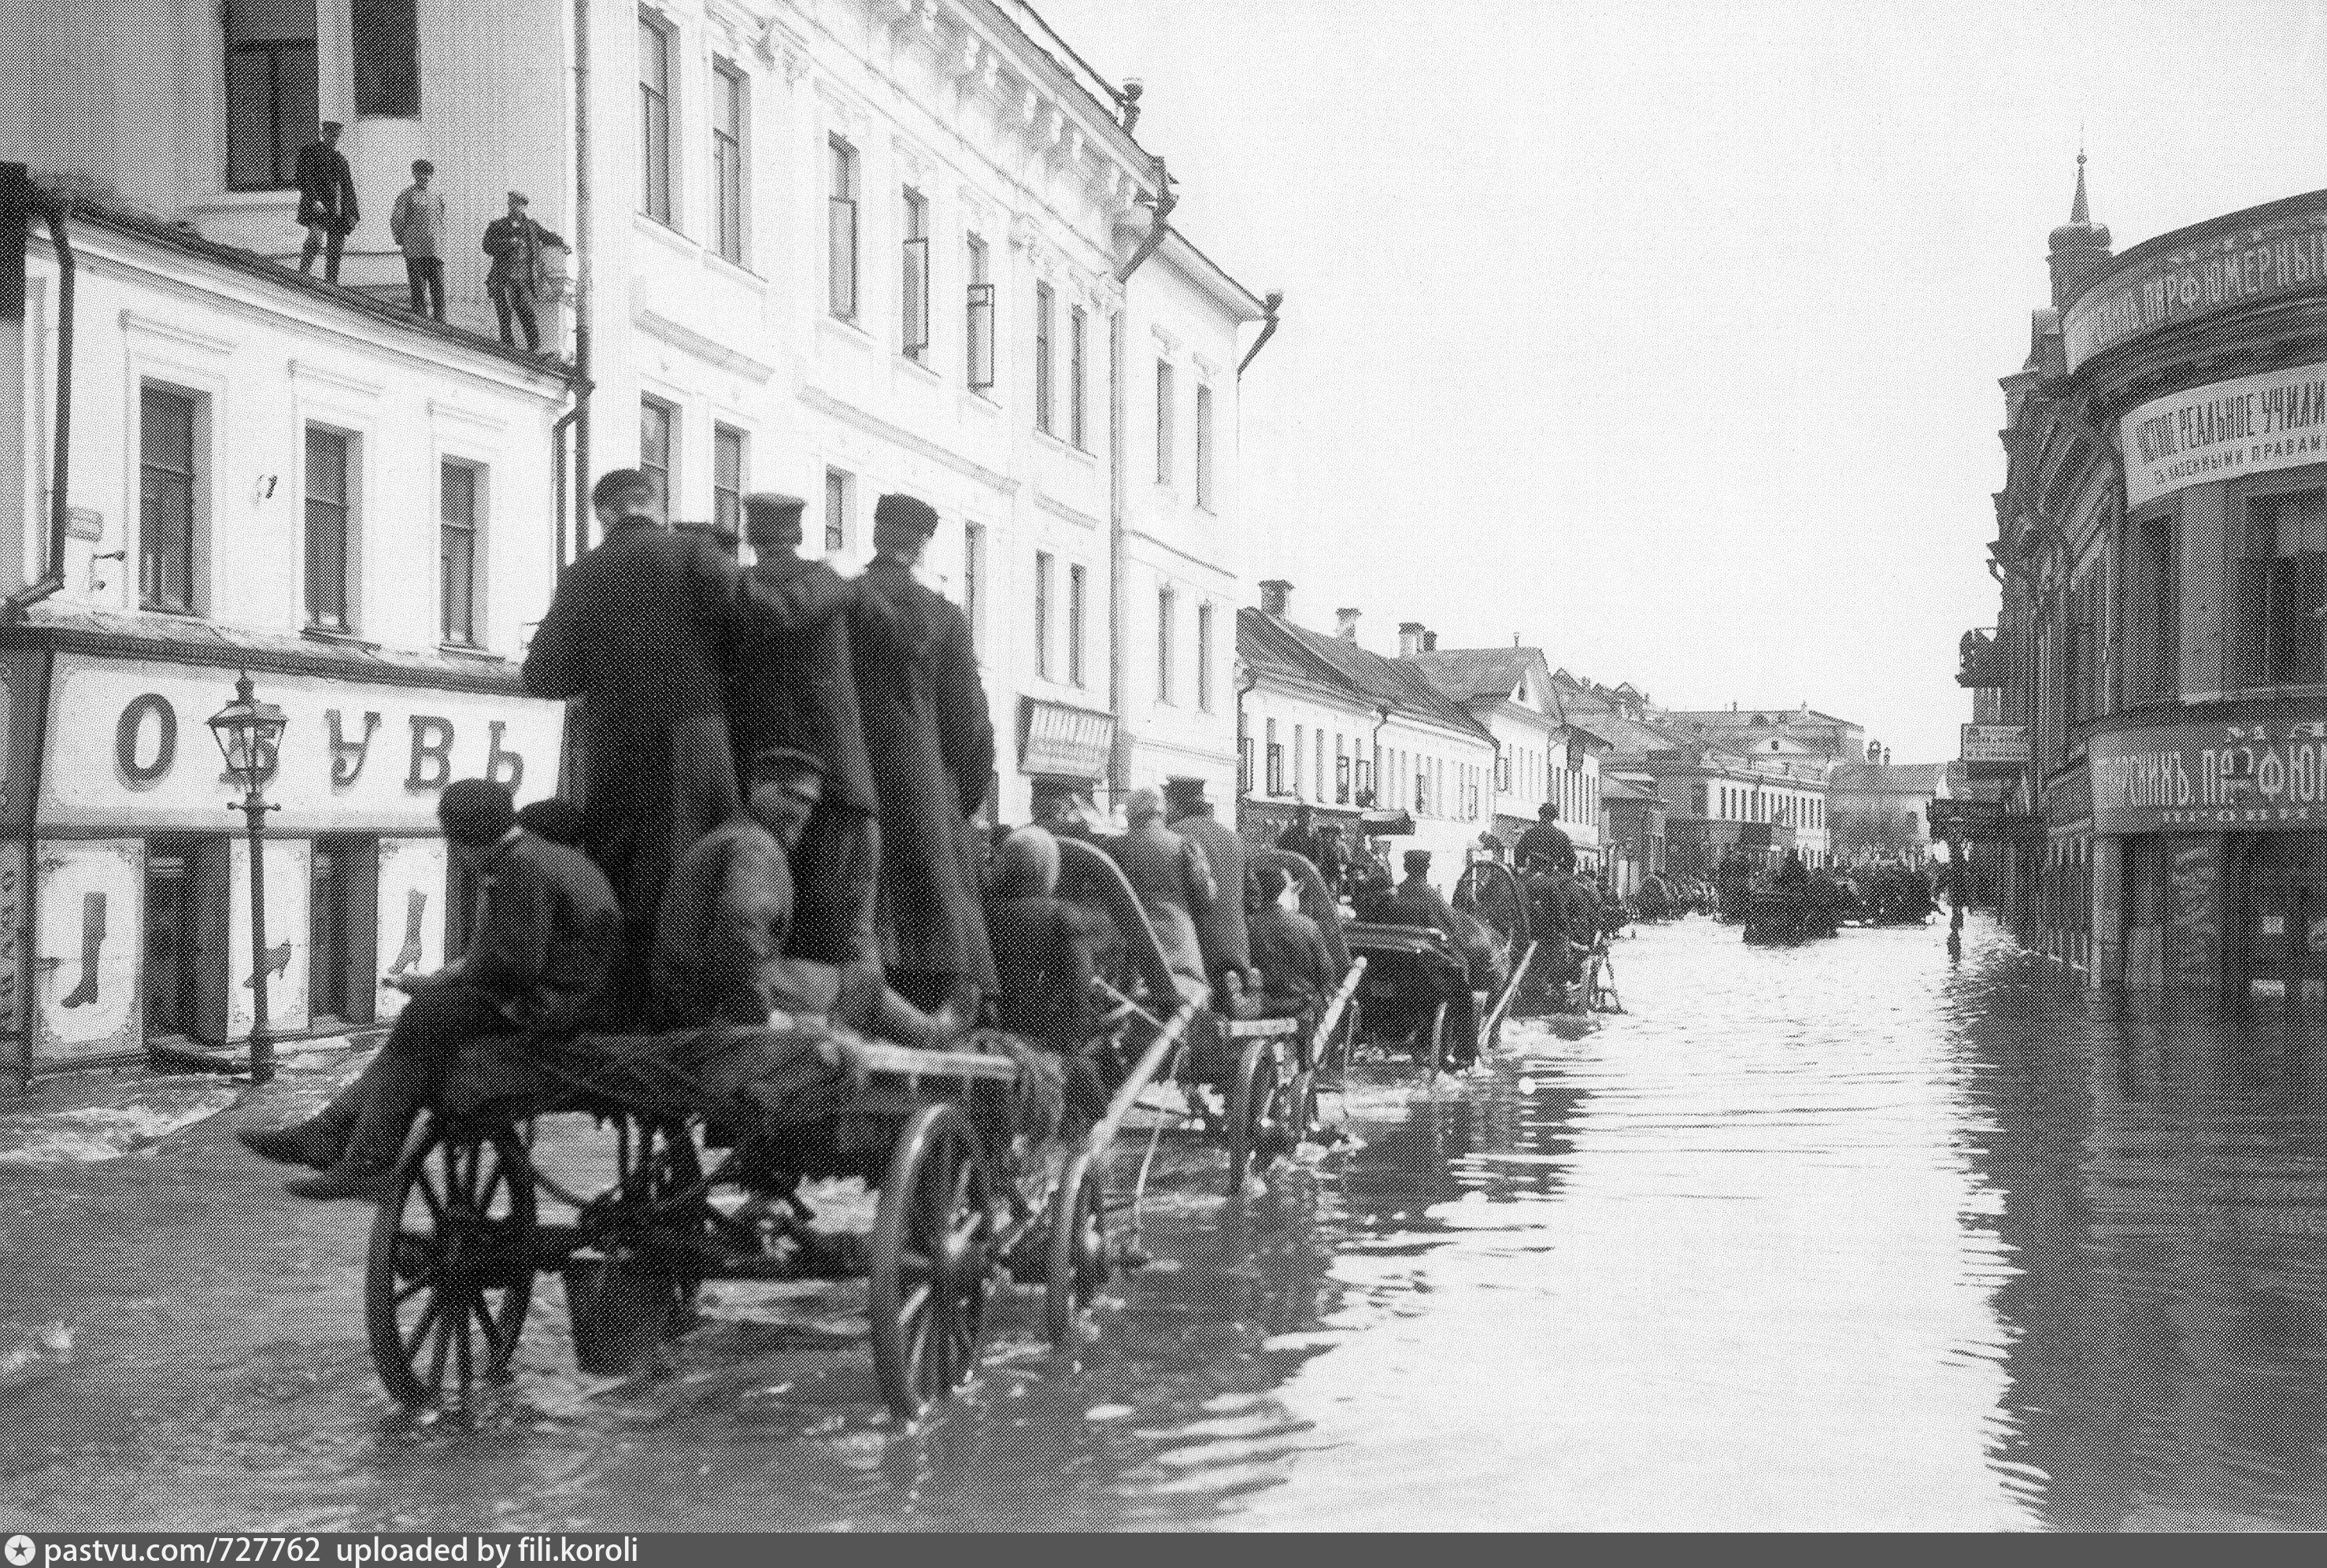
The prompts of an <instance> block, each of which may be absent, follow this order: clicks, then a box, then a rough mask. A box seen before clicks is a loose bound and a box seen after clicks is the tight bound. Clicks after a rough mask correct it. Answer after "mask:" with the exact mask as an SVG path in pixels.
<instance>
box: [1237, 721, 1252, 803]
mask: <svg viewBox="0 0 2327 1568" xmlns="http://www.w3.org/2000/svg"><path fill="white" fill-rule="evenodd" d="M1237 792H1238V794H1240V795H1249V794H1251V793H1252V737H1251V736H1250V735H1248V734H1247V733H1244V732H1243V731H1241V730H1239V731H1238V733H1237Z"/></svg>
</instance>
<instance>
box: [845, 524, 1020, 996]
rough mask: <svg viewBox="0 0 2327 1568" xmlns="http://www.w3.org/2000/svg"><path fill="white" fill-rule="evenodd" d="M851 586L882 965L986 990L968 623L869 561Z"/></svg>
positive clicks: (978, 735) (982, 782)
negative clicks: (873, 819)
mask: <svg viewBox="0 0 2327 1568" xmlns="http://www.w3.org/2000/svg"><path fill="white" fill-rule="evenodd" d="M856 585H857V592H858V595H859V598H860V602H859V604H858V605H857V606H856V607H855V608H854V609H852V610H851V611H850V613H849V618H848V637H849V653H850V656H851V660H852V663H853V664H854V666H855V671H856V696H857V704H858V708H859V711H860V713H861V714H862V716H863V719H864V750H865V753H866V756H867V759H868V760H869V761H870V763H871V767H872V775H873V789H874V796H875V798H876V799H877V802H878V811H879V817H880V824H881V874H880V925H881V929H882V931H883V949H884V951H883V955H882V957H883V959H884V961H885V962H886V963H887V964H888V965H889V966H890V967H891V968H892V969H901V970H912V971H918V972H921V973H922V974H930V975H955V976H959V977H962V978H966V979H967V980H969V981H971V982H973V983H974V984H976V985H977V987H978V988H979V989H980V990H983V991H986V992H992V991H995V990H996V989H998V988H999V982H998V981H997V980H996V978H995V972H994V956H993V953H992V951H991V949H990V948H989V947H988V946H987V942H986V911H985V907H984V901H983V900H982V899H981V898H980V896H979V891H978V862H979V858H980V853H981V851H980V845H979V844H978V841H977V835H976V833H975V832H974V830H973V829H972V828H971V826H970V825H969V822H968V817H969V816H970V814H971V813H973V812H975V811H976V810H977V808H978V807H979V806H980V805H981V804H982V803H983V802H984V801H985V798H986V786H987V782H988V780H989V779H991V778H992V777H993V774H994V721H993V719H992V718H991V717H990V716H989V715H988V714H987V712H986V686H985V683H984V682H982V681H981V680H980V679H979V678H978V674H977V654H976V653H975V652H974V651H973V650H972V648H971V645H970V636H969V621H968V620H967V618H966V617H964V616H963V614H962V612H961V611H960V610H958V608H956V607H955V606H954V605H953V604H952V603H951V602H949V601H948V600H947V599H946V598H945V597H944V596H943V595H942V594H939V593H937V592H936V591H935V590H933V589H930V588H928V587H925V586H923V585H922V584H921V583H919V582H917V581H915V580H914V577H913V574H912V572H911V569H910V568H908V567H905V566H902V565H898V564H897V563H895V562H892V561H888V560H884V559H881V558H877V557H876V558H875V559H874V562H873V564H872V565H869V566H867V567H865V568H864V575H863V576H861V577H859V578H858V579H857V580H856Z"/></svg>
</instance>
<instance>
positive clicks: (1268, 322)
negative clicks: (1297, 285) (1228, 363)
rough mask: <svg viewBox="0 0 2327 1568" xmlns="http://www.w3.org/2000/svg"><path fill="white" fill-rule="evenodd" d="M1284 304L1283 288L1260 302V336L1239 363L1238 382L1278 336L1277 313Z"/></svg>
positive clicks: (1271, 292) (1275, 290)
mask: <svg viewBox="0 0 2327 1568" xmlns="http://www.w3.org/2000/svg"><path fill="white" fill-rule="evenodd" d="M1284 303H1285V291H1284V290H1283V289H1281V288H1273V289H1271V290H1269V291H1268V297H1267V298H1266V299H1264V300H1262V301H1261V302H1260V336H1258V337H1257V338H1255V339H1254V340H1253V341H1252V347H1251V348H1249V349H1247V350H1245V351H1244V358H1243V359H1239V360H1238V361H1237V379H1238V380H1239V381H1241V380H1243V379H1244V368H1245V367H1246V366H1247V365H1249V364H1251V363H1252V362H1253V361H1254V360H1255V359H1258V358H1260V350H1261V347H1262V345H1264V344H1266V342H1267V341H1268V340H1269V339H1271V338H1273V337H1275V336H1276V313H1277V311H1278V310H1279V309H1280V308H1281V307H1282V306H1283V305H1284Z"/></svg>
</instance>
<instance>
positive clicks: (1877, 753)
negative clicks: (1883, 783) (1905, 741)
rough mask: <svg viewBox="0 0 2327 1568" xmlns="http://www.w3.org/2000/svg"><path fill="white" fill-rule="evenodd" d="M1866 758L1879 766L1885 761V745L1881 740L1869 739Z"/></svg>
mask: <svg viewBox="0 0 2327 1568" xmlns="http://www.w3.org/2000/svg"><path fill="white" fill-rule="evenodd" d="M1866 760H1867V761H1870V762H1873V763H1875V764H1876V765H1878V766H1880V765H1881V763H1882V761H1883V747H1882V744H1881V742H1875V741H1869V742H1866Z"/></svg>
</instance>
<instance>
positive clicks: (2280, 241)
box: [2061, 192, 2327, 370]
mask: <svg viewBox="0 0 2327 1568" xmlns="http://www.w3.org/2000/svg"><path fill="white" fill-rule="evenodd" d="M2270 207H2271V210H2267V211H2257V212H2256V213H2255V214H2254V216H2252V217H2251V218H2249V219H2248V220H2247V221H2243V222H2241V221H2238V218H2237V215H2235V214H2234V215H2232V217H2230V218H2228V219H2216V220H2215V221H2214V222H2212V223H2210V224H2207V225H2203V226H2202V227H2201V231H2199V232H2193V233H2192V234H2191V238H2190V239H2189V240H2188V241H2187V242H2186V243H2184V244H2179V245H2174V246H2172V247H2166V248H2162V249H2159V250H2156V251H2154V252H2146V247H2142V248H2141V249H2138V250H2136V251H2135V252H2133V253H2131V254H2129V255H2127V256H2126V257H2122V258H2120V259H2119V260H2118V261H2117V262H2116V263H2114V264H2111V265H2110V266H2108V267H2107V270H2106V271H2104V272H2103V273H2102V274H2101V275H2100V276H2099V277H2098V278H2097V279H2095V280H2094V281H2093V283H2092V284H2091V285H2089V286H2088V287H2087V288H2086V289H2085V291H2084V292H2083V293H2082V294H2079V295H2078V296H2077V297H2076V298H2075V299H2073V300H2071V301H2070V302H2069V305H2068V308H2067V309H2066V310H2064V311H2063V312H2062V313H2061V347H2062V349H2063V350H2065V352H2066V353H2067V355H2068V364H2069V369H2071V370H2074V369H2077V368H2078V367H2079V366H2080V365H2082V364H2083V363H2084V362H2085V361H2086V360H2087V359H2091V358H2092V357H2093V356H2094V355H2095V354H2098V353H2100V352H2101V351H2102V350H2107V349H2113V348H2115V347H2117V345H2118V344H2120V343H2124V342H2127V341H2131V340H2133V339H2135V338H2139V337H2144V336H2146V335H2147V334H2149V333H2151V332H2154V331H2160V330H2162V329H2163V328H2166V327H2170V326H2177V325H2179V324H2180V323H2182V322H2186V321H2191V320H2193V319H2195V318H2197V317H2200V316H2206V315H2211V314H2213V313H2216V312H2218V311H2226V310H2229V309H2230V308H2232V307H2233V306H2236V305H2245V304H2253V303H2258V302H2260V301H2263V300H2267V299H2271V298H2274V297H2276V296H2279V295H2285V294H2298V293H2301V292H2303V291H2304V290H2306V289H2320V288H2327V192H2313V193H2312V194H2310V195H2307V196H2300V197H2290V198H2288V199H2287V200H2286V201H2276V202H2273V203H2271V204H2270ZM2145 252H2146V253H2145Z"/></svg>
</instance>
